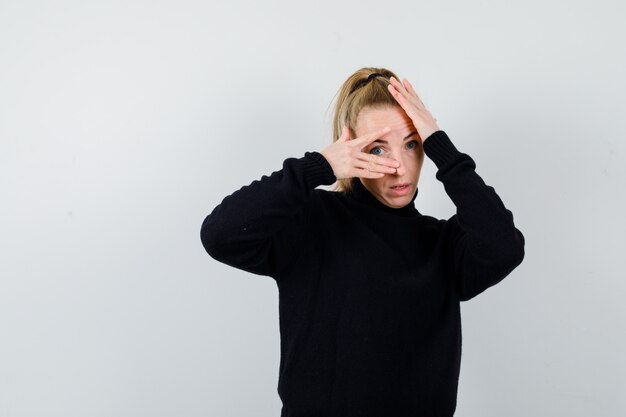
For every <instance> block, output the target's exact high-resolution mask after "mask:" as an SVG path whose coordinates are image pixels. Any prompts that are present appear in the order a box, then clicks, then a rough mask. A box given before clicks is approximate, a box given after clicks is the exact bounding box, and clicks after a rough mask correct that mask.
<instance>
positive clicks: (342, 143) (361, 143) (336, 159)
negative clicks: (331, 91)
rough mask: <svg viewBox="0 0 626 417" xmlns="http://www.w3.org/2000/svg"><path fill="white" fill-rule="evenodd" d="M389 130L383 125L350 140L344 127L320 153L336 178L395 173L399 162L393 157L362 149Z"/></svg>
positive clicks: (375, 176)
mask: <svg viewBox="0 0 626 417" xmlns="http://www.w3.org/2000/svg"><path fill="white" fill-rule="evenodd" d="M389 131H390V128H389V127H385V128H383V129H380V130H377V131H374V132H371V133H368V134H366V135H363V136H361V137H358V138H355V139H352V140H350V130H349V129H348V128H347V127H344V128H343V132H342V133H341V137H340V138H339V139H337V141H336V142H334V143H333V144H332V145H330V146H328V147H326V148H325V149H324V150H323V151H321V152H320V153H321V154H322V155H323V156H324V158H326V160H327V161H328V163H329V164H330V166H331V167H332V169H333V172H334V173H335V177H337V179H338V180H340V179H344V178H353V177H360V178H381V177H383V176H384V175H385V174H393V173H395V172H396V168H397V167H398V166H400V163H399V162H398V161H396V160H395V159H392V158H383V157H381V156H377V155H374V154H371V153H365V152H363V151H362V150H363V148H365V147H366V146H367V145H369V144H370V143H371V142H373V141H374V140H376V139H378V138H380V137H381V136H382V135H384V134H386V133H389Z"/></svg>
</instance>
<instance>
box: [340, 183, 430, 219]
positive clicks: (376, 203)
mask: <svg viewBox="0 0 626 417" xmlns="http://www.w3.org/2000/svg"><path fill="white" fill-rule="evenodd" d="M417 193H418V188H417V187H416V188H415V193H414V194H413V198H412V199H411V201H410V202H409V203H408V204H407V205H405V206H404V207H400V208H394V207H389V206H388V205H386V204H384V203H383V202H382V201H380V200H378V198H376V196H374V195H373V194H372V193H370V191H369V190H368V189H367V188H365V186H364V185H363V183H362V182H361V180H360V179H359V178H358V177H354V178H352V189H351V190H350V191H348V195H349V196H351V197H352V198H354V199H355V200H358V201H359V202H361V203H363V204H366V205H368V206H370V207H372V208H375V209H377V210H380V211H382V212H385V213H389V214H393V215H396V216H403V217H415V216H418V215H419V212H418V211H417V209H416V208H415V203H414V202H415V198H416V197H417Z"/></svg>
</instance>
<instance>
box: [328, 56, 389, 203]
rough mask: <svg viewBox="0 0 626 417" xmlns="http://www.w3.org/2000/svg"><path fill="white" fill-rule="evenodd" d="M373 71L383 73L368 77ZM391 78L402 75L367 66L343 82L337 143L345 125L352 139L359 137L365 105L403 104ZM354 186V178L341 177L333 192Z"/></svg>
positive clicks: (335, 119) (337, 114) (334, 127)
mask: <svg viewBox="0 0 626 417" xmlns="http://www.w3.org/2000/svg"><path fill="white" fill-rule="evenodd" d="M372 74H380V75H382V76H380V75H379V76H375V77H372V79H371V80H370V81H368V77H369V76H370V75H372ZM389 77H394V78H395V79H396V80H399V78H398V77H397V76H396V74H394V73H393V72H392V71H389V70H388V69H385V68H375V67H364V68H361V69H359V70H357V71H355V72H354V73H353V74H352V75H350V76H349V77H348V78H347V79H346V80H345V81H344V83H343V84H342V85H341V87H340V88H339V90H338V91H337V93H336V94H335V97H336V98H337V101H336V102H335V106H334V111H333V121H332V135H333V143H334V142H337V140H338V139H339V137H340V136H341V132H342V130H343V127H344V126H347V127H348V129H349V131H350V139H355V138H356V134H355V130H356V123H357V118H358V116H359V113H360V112H361V110H363V108H365V107H374V108H376V107H379V108H380V107H387V106H396V107H401V106H400V104H399V103H398V102H397V101H396V99H395V98H394V97H393V96H392V95H391V93H390V92H389V90H388V89H387V86H388V85H389ZM351 188H352V178H343V179H340V180H337V182H335V184H334V185H333V188H332V191H339V192H346V191H349V190H350V189H351Z"/></svg>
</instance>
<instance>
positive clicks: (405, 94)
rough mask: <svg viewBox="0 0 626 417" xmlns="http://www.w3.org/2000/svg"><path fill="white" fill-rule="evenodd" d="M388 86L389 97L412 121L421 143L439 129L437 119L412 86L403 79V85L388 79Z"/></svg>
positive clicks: (393, 79) (390, 78)
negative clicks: (394, 100)
mask: <svg viewBox="0 0 626 417" xmlns="http://www.w3.org/2000/svg"><path fill="white" fill-rule="evenodd" d="M389 82H390V84H389V85H388V86H387V88H388V89H389V92H391V95H393V97H394V98H395V99H396V101H397V102H398V103H399V104H400V106H402V108H403V109H404V111H405V112H406V114H407V115H408V116H409V117H410V118H411V120H412V121H413V125H414V126H415V129H417V133H418V134H419V136H420V138H421V139H422V143H423V142H424V140H426V138H428V137H429V136H430V135H432V134H433V133H435V132H436V131H438V130H441V129H439V126H438V125H437V119H435V118H434V117H433V116H432V115H431V114H430V112H429V111H428V110H427V109H426V107H425V106H424V103H422V100H420V98H419V97H418V96H417V93H416V92H415V90H414V89H413V86H412V85H411V83H410V82H409V80H407V79H406V78H405V79H404V81H403V82H404V84H400V82H399V81H398V80H396V79H395V78H394V77H389Z"/></svg>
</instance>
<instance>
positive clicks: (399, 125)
mask: <svg viewBox="0 0 626 417" xmlns="http://www.w3.org/2000/svg"><path fill="white" fill-rule="evenodd" d="M385 126H389V127H391V132H389V133H388V135H391V136H393V135H394V134H395V135H402V134H404V135H406V134H408V133H410V132H411V131H413V130H415V129H414V127H413V122H412V121H411V118H410V117H409V116H408V115H407V114H406V112H405V111H404V110H403V109H402V108H401V107H395V106H394V107H391V106H387V107H375V108H374V107H365V108H363V109H362V110H361V111H360V112H359V116H358V118H357V123H356V128H355V133H356V135H357V136H361V135H363V134H366V133H369V132H372V131H374V130H378V129H382V128H383V127H385Z"/></svg>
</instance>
